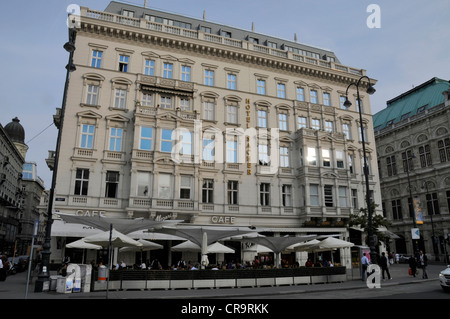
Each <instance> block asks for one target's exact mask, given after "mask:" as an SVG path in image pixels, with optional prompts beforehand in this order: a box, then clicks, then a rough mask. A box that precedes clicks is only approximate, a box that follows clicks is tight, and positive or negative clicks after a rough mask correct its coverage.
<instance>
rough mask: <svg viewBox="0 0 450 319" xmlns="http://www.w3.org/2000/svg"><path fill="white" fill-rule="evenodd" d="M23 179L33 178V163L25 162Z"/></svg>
mask: <svg viewBox="0 0 450 319" xmlns="http://www.w3.org/2000/svg"><path fill="white" fill-rule="evenodd" d="M22 179H33V164H30V163H25V164H23V171H22Z"/></svg>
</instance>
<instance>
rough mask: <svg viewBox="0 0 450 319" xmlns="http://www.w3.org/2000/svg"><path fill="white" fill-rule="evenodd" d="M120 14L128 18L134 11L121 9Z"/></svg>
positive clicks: (131, 16)
mask: <svg viewBox="0 0 450 319" xmlns="http://www.w3.org/2000/svg"><path fill="white" fill-rule="evenodd" d="M122 15H123V16H125V17H129V18H134V11H129V10H125V9H124V10H123V11H122Z"/></svg>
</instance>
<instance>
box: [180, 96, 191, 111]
mask: <svg viewBox="0 0 450 319" xmlns="http://www.w3.org/2000/svg"><path fill="white" fill-rule="evenodd" d="M180 110H182V111H184V112H187V111H190V110H191V100H190V99H188V98H180Z"/></svg>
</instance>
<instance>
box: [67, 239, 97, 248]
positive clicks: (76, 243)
mask: <svg viewBox="0 0 450 319" xmlns="http://www.w3.org/2000/svg"><path fill="white" fill-rule="evenodd" d="M66 248H80V249H96V250H100V249H102V248H103V247H102V246H100V245H95V244H91V243H87V242H85V241H84V238H82V239H79V240H77V241H74V242H72V243H70V244H67V245H66Z"/></svg>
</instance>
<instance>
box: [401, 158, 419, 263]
mask: <svg viewBox="0 0 450 319" xmlns="http://www.w3.org/2000/svg"><path fill="white" fill-rule="evenodd" d="M411 158H415V155H414V153H412V152H411ZM405 159H406V167H405V168H404V169H405V170H406V176H407V178H408V188H409V209H410V212H412V215H413V224H414V228H417V220H416V211H415V209H414V201H413V196H412V190H411V179H410V177H409V156H408V151H405ZM412 240H413V239H412V238H411V241H412ZM415 248H416V249H414V242H413V251H414V252H415V255H416V259H418V258H419V241H418V240H417V239H416V245H415Z"/></svg>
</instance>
